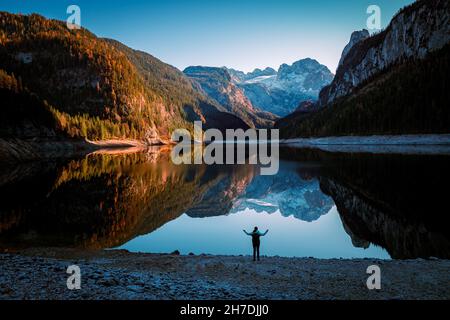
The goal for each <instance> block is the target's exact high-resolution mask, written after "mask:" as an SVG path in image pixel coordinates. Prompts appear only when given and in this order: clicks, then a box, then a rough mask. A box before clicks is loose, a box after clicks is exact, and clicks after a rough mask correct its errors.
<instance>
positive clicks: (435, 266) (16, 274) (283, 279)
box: [0, 248, 450, 300]
mask: <svg viewBox="0 0 450 320" xmlns="http://www.w3.org/2000/svg"><path fill="white" fill-rule="evenodd" d="M70 265H77V266H79V267H80V270H81V289H80V290H73V291H72V290H69V289H67V285H66V283H67V279H68V277H69V274H67V273H66V271H67V268H68V267H69V266H70ZM371 265H377V266H379V267H380V269H381V290H368V288H367V286H366V281H367V278H368V277H369V275H368V274H367V273H366V270H367V268H368V267H369V266H371ZM0 270H1V271H0V299H1V300H5V299H6V300H11V299H12V300H15V299H32V300H34V299H44V300H47V299H50V300H53V299H58V300H61V299H62V300H68V299H69V300H73V299H75V300H87V299H93V300H104V299H108V300H109V299H114V300H115V299H120V300H123V299H125V300H128V299H133V300H134V299H137V300H142V299H157V300H171V299H175V300H186V299H196V300H197V299H198V300H205V299H206V300H209V299H212V300H215V299H224V300H228V299H288V300H298V299H300V300H311V299H313V300H315V299H327V300H328V299H358V300H359V299H363V300H366V299H369V300H372V299H377V300H378V299H450V281H449V280H450V277H449V271H450V261H449V260H437V259H432V260H422V259H419V260H404V261H400V260H398V261H386V260H374V259H355V260H341V259H331V260H319V259H313V258H280V257H270V258H263V259H262V261H261V262H256V263H255V262H253V261H252V259H251V258H250V257H241V256H239V257H234V256H227V257H223V256H209V255H200V256H179V255H156V254H135V253H129V252H126V251H92V252H91V251H80V250H68V249H49V248H46V249H30V250H24V251H22V252H20V253H4V254H0Z"/></svg>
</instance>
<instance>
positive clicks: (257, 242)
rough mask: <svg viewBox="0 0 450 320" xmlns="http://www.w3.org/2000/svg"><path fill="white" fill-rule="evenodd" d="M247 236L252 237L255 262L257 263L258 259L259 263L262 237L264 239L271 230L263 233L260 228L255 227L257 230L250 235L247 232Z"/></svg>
mask: <svg viewBox="0 0 450 320" xmlns="http://www.w3.org/2000/svg"><path fill="white" fill-rule="evenodd" d="M244 232H245V234H246V235H248V236H251V237H252V244H253V261H256V259H258V261H259V247H260V245H261V240H260V238H261V237H264V236H265V235H266V234H267V232H269V230H266V232H264V233H261V232H259V230H258V227H255V229H253V232H251V233H248V232H247V231H245V230H244Z"/></svg>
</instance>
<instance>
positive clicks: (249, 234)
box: [243, 230, 252, 236]
mask: <svg viewBox="0 0 450 320" xmlns="http://www.w3.org/2000/svg"><path fill="white" fill-rule="evenodd" d="M243 231H244V232H245V234H246V235H248V236H251V235H252V234H251V233H248V232H247V231H245V230H243Z"/></svg>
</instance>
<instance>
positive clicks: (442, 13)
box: [320, 0, 450, 106]
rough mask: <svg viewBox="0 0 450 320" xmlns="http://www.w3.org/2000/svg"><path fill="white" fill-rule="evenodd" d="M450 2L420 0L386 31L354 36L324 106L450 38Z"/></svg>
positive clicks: (324, 96)
mask: <svg viewBox="0 0 450 320" xmlns="http://www.w3.org/2000/svg"><path fill="white" fill-rule="evenodd" d="M449 19H450V2H449V1H447V0H431V1H417V2H415V3H414V4H412V5H410V6H409V7H406V8H405V9H403V10H401V11H400V12H399V13H398V14H397V15H396V16H395V17H394V18H393V20H392V21H391V23H390V24H389V26H388V27H387V28H386V30H384V31H383V32H381V33H379V34H376V35H374V36H372V37H369V38H366V37H367V33H366V32H364V31H362V32H357V33H354V34H353V35H352V39H351V40H350V43H349V45H348V46H347V47H346V48H345V49H344V52H343V55H342V59H341V62H340V66H339V68H338V70H337V73H336V77H335V79H334V80H333V82H332V83H331V85H330V86H328V87H325V88H324V89H323V90H322V91H321V93H320V105H321V106H325V105H327V104H330V103H332V102H333V101H334V100H335V99H337V98H339V97H343V96H346V95H348V94H350V93H352V92H353V91H354V89H355V88H357V87H358V86H360V85H361V84H363V83H364V82H365V81H367V80H369V79H370V78H372V77H373V76H375V75H377V74H378V73H380V72H381V71H383V70H385V69H387V68H388V67H390V66H392V65H394V64H398V63H401V62H403V61H405V60H408V59H423V58H424V57H426V56H427V54H428V53H430V52H432V51H435V50H438V49H441V48H443V47H444V46H445V45H446V44H447V43H448V42H449V41H450V20H449Z"/></svg>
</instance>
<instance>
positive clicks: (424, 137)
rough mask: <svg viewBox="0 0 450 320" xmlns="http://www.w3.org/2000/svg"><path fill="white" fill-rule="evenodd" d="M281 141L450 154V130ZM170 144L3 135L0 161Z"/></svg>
mask: <svg viewBox="0 0 450 320" xmlns="http://www.w3.org/2000/svg"><path fill="white" fill-rule="evenodd" d="M279 144H280V145H283V146H288V147H295V148H313V149H318V150H322V151H328V152H362V153H375V154H376V153H394V154H430V155H441V154H444V155H449V154H450V134H418V135H374V136H342V137H318V138H295V139H284V140H279ZM168 145H171V143H169V142H164V141H162V140H159V141H157V142H155V143H154V144H148V143H145V142H143V141H139V140H133V139H111V140H102V141H89V140H76V139H62V140H48V139H47V140H45V139H43V140H40V139H29V140H23V139H4V138H0V163H3V164H5V163H6V164H8V163H9V164H11V163H22V162H27V161H34V160H46V159H55V158H71V157H76V156H83V155H87V154H90V153H103V154H104V153H109V154H120V153H135V152H140V151H144V150H146V149H148V148H152V147H159V146H168Z"/></svg>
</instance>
